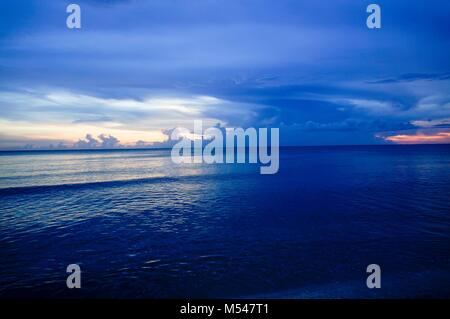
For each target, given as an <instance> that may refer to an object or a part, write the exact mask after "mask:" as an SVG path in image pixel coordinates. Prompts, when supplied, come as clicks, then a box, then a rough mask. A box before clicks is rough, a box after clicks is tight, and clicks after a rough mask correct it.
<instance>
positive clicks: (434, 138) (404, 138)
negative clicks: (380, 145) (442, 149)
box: [384, 132, 450, 144]
mask: <svg viewBox="0 0 450 319" xmlns="http://www.w3.org/2000/svg"><path fill="white" fill-rule="evenodd" d="M384 139H385V140H386V141H389V142H393V143H396V144H449V143H450V132H437V133H430V134H424V133H415V134H411V135H407V134H399V135H393V136H388V137H385V138H384Z"/></svg>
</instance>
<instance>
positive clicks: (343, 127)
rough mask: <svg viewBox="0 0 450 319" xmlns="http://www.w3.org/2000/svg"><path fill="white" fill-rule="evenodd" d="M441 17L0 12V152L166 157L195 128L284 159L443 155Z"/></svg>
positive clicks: (156, 3)
mask: <svg viewBox="0 0 450 319" xmlns="http://www.w3.org/2000/svg"><path fill="white" fill-rule="evenodd" d="M70 3H76V4H78V5H80V7H81V26H82V27H81V29H68V28H67V26H66V19H67V16H68V15H69V14H68V13H66V7H67V6H68V5H69V4H70ZM370 3H377V4H379V5H380V7H381V21H382V22H381V23H382V27H381V29H368V28H367V26H366V19H367V17H368V15H369V14H368V13H366V7H367V6H368V5H369V4H370ZM449 16H450V1H448V0H435V1H425V0H408V1H402V0H395V1H393V0H389V1H385V0H383V1H381V0H371V1H360V0H346V1H344V0H334V1H317V0H308V1H301V0H277V1H274V0H239V1H238V0H149V1H144V0H113V1H106V0H72V2H69V1H63V0H15V1H2V3H1V6H0V149H42V148H115V147H149V146H164V145H165V143H166V140H167V139H168V134H169V133H170V132H171V130H173V129H174V128H175V127H186V128H190V129H192V128H193V122H194V120H199V119H201V120H203V122H204V126H205V127H207V126H213V125H220V126H222V127H244V128H246V127H256V128H259V127H269V128H272V127H278V128H280V144H281V145H286V146H288V145H355V144H405V143H406V144H408V143H450V58H449V56H450V20H449Z"/></svg>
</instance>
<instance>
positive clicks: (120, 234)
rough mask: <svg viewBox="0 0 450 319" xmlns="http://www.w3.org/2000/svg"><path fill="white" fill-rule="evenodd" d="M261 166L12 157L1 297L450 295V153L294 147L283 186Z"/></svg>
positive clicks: (1, 241)
mask: <svg viewBox="0 0 450 319" xmlns="http://www.w3.org/2000/svg"><path fill="white" fill-rule="evenodd" d="M259 167H260V165H255V164H215V165H210V164H182V165H178V164H173V163H172V162H171V159H170V150H86V151H28V152H25V151H24V152H1V153H0V296H2V297H41V298H46V297H48V298H51V297H64V298H84V297H93V298H188V297H189V298H205V297H207V298H405V297H408V298H409V297H424V298H428V297H435V298H443V297H447V298H448V297H450V145H422V146H419V145H411V146H399V145H384V146H333V147H325V146H324V147H292V148H282V149H281V150H280V170H279V172H278V173H277V174H274V175H261V174H259ZM69 264H78V265H80V267H81V271H82V274H81V289H68V288H67V287H66V278H67V276H68V275H69V274H67V273H66V267H67V265H69ZM369 264H378V265H379V266H380V268H381V288H379V289H368V288H367V286H366V279H367V276H368V275H369V274H368V273H367V272H366V267H367V266H368V265H369Z"/></svg>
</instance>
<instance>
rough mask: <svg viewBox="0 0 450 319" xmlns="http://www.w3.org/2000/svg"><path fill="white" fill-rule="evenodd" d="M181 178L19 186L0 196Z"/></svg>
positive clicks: (5, 190)
mask: <svg viewBox="0 0 450 319" xmlns="http://www.w3.org/2000/svg"><path fill="white" fill-rule="evenodd" d="M179 179H180V178H179V177H146V178H135V179H125V180H113V181H98V182H86V183H68V184H51V185H33V186H18V187H7V188H1V189H0V196H3V195H18V194H35V193H40V192H45V191H53V190H57V191H59V190H73V189H85V188H96V187H116V186H123V185H128V184H139V183H170V182H174V181H178V180H179Z"/></svg>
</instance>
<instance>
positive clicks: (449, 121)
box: [411, 118, 450, 128]
mask: <svg viewBox="0 0 450 319" xmlns="http://www.w3.org/2000/svg"><path fill="white" fill-rule="evenodd" d="M411 124H412V125H414V126H417V127H423V128H430V127H450V118H446V119H437V120H417V121H411Z"/></svg>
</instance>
